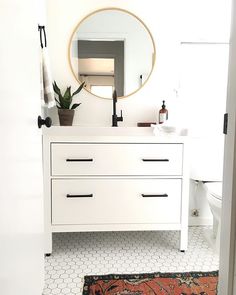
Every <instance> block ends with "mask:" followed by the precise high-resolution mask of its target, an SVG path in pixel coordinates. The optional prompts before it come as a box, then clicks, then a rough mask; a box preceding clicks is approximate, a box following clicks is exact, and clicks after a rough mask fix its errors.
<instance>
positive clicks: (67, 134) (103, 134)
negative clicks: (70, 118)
mask: <svg viewBox="0 0 236 295" xmlns="http://www.w3.org/2000/svg"><path fill="white" fill-rule="evenodd" d="M42 130H43V136H44V137H45V136H46V137H50V140H51V141H54V140H55V141H60V140H66V141H79V142H82V141H83V142H86V141H90V142H91V141H92V142H96V141H99V142H101V141H106V142H107V141H109V142H140V141H141V142H147V143H148V142H154V143H158V142H159V143H183V142H185V141H186V139H187V136H179V135H176V134H173V133H169V134H168V133H166V134H164V133H162V134H160V135H154V133H153V127H80V126H52V127H50V128H46V127H43V129H42Z"/></svg>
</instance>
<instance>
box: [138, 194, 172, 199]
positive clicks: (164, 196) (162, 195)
mask: <svg viewBox="0 0 236 295" xmlns="http://www.w3.org/2000/svg"><path fill="white" fill-rule="evenodd" d="M142 197H144V198H167V197H168V195H167V194H160V195H145V194H142Z"/></svg>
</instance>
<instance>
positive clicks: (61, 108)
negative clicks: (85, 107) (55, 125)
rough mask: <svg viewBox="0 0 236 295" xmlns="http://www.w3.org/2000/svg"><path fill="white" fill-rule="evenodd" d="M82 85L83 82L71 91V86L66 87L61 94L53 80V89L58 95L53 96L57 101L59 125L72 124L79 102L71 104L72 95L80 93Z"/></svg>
mask: <svg viewBox="0 0 236 295" xmlns="http://www.w3.org/2000/svg"><path fill="white" fill-rule="evenodd" d="M83 87H84V82H83V83H82V84H81V85H80V86H79V88H78V89H77V90H76V91H75V92H73V93H71V86H70V87H67V89H66V91H65V93H64V95H62V93H61V90H60V88H59V87H58V86H57V83H56V82H55V81H54V83H53V89H54V92H55V93H56V94H57V96H58V97H57V98H55V100H56V102H57V109H58V116H59V122H60V125H61V126H72V123H73V118H74V113H75V109H76V108H77V107H78V106H79V105H80V104H81V103H74V104H72V100H73V96H74V95H76V94H78V93H80V91H81V90H82V89H83Z"/></svg>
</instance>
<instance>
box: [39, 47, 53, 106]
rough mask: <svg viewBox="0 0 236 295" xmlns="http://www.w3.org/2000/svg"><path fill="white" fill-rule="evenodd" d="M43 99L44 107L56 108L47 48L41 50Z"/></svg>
mask: <svg viewBox="0 0 236 295" xmlns="http://www.w3.org/2000/svg"><path fill="white" fill-rule="evenodd" d="M41 99H42V105H43V106H47V107H48V108H52V107H54V106H56V101H55V98H54V90H53V86H52V77H51V70H50V62H49V57H48V51H47V48H46V47H44V48H42V49H41Z"/></svg>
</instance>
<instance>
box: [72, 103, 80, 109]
mask: <svg viewBox="0 0 236 295" xmlns="http://www.w3.org/2000/svg"><path fill="white" fill-rule="evenodd" d="M79 105H81V103H74V104H73V106H72V107H71V109H72V110H74V109H76V108H77V107H78V106H79Z"/></svg>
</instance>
